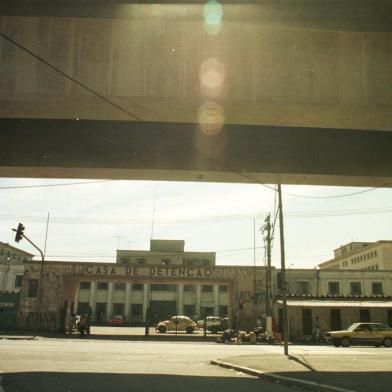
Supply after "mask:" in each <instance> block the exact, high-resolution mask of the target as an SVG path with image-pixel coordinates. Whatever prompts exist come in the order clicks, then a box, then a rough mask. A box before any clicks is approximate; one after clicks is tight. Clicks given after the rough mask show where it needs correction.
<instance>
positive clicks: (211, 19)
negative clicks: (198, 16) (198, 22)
mask: <svg viewBox="0 0 392 392" xmlns="http://www.w3.org/2000/svg"><path fill="white" fill-rule="evenodd" d="M222 16H223V7H222V5H221V4H219V3H218V1H216V0H210V1H208V2H207V3H206V4H205V5H204V9H203V17H204V29H205V30H206V32H207V33H208V34H210V35H216V34H218V33H219V32H220V30H221V28H222Z"/></svg>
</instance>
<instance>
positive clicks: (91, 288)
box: [89, 282, 97, 320]
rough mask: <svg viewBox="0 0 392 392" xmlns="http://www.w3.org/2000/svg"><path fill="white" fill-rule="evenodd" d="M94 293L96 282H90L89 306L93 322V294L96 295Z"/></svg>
mask: <svg viewBox="0 0 392 392" xmlns="http://www.w3.org/2000/svg"><path fill="white" fill-rule="evenodd" d="M96 291H97V282H91V287H90V300H89V305H90V307H91V311H92V316H93V320H95V293H96Z"/></svg>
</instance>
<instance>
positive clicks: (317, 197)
mask: <svg viewBox="0 0 392 392" xmlns="http://www.w3.org/2000/svg"><path fill="white" fill-rule="evenodd" d="M237 174H239V175H240V176H243V177H245V178H247V179H248V180H251V181H252V183H254V184H259V185H262V186H264V187H265V188H268V189H270V190H272V191H274V192H276V189H274V188H272V187H271V186H269V185H267V184H263V183H262V182H260V181H258V180H256V179H254V178H252V177H251V176H249V175H247V174H245V173H242V172H237ZM390 185H392V184H391V183H386V184H383V185H381V186H379V187H374V188H369V189H365V190H362V191H357V192H352V193H346V194H343V195H333V196H332V195H330V196H309V195H299V194H297V193H291V192H287V191H284V192H282V193H283V194H285V195H288V196H293V197H299V198H303V199H337V198H341V197H348V196H355V195H359V194H361V193H366V192H371V191H375V190H377V189H382V188H385V187H388V186H390Z"/></svg>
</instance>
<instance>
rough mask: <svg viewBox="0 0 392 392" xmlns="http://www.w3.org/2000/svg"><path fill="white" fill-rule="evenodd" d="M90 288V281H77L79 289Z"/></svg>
mask: <svg viewBox="0 0 392 392" xmlns="http://www.w3.org/2000/svg"><path fill="white" fill-rule="evenodd" d="M90 288H91V282H80V283H79V289H80V290H90Z"/></svg>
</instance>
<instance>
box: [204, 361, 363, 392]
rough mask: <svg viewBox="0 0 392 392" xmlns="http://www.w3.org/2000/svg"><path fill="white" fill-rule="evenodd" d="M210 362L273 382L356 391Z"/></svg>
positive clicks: (244, 367) (307, 387) (229, 364)
mask: <svg viewBox="0 0 392 392" xmlns="http://www.w3.org/2000/svg"><path fill="white" fill-rule="evenodd" d="M211 364H212V365H217V366H221V367H224V368H226V369H234V370H237V371H239V372H242V373H246V374H250V375H252V376H256V377H259V378H265V379H266V380H269V381H273V382H277V381H278V382H281V383H284V384H287V385H295V386H299V387H303V388H306V389H310V390H313V391H323V392H331V391H334V392H357V391H354V390H352V389H346V388H340V387H334V386H333V385H328V384H320V383H317V382H314V381H307V380H301V379H300V378H294V377H287V376H279V375H277V374H272V373H268V372H264V371H262V370H256V369H252V368H248V367H246V366H240V365H233V364H232V363H228V362H223V361H219V360H211Z"/></svg>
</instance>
